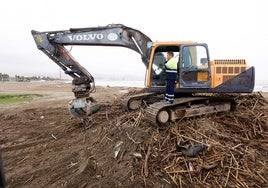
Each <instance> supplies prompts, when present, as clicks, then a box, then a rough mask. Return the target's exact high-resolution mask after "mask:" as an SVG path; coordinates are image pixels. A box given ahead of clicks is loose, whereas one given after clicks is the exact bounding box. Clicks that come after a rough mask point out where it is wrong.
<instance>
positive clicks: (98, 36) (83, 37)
mask: <svg viewBox="0 0 268 188" xmlns="http://www.w3.org/2000/svg"><path fill="white" fill-rule="evenodd" d="M68 38H69V39H70V41H75V40H76V41H87V40H96V39H98V40H101V39H103V38H104V36H103V34H101V33H93V34H83V35H70V36H68Z"/></svg>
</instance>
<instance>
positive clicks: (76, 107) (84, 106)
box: [68, 97, 100, 119]
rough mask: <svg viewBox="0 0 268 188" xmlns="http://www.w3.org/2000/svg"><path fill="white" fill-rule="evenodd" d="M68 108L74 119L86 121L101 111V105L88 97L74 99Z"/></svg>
mask: <svg viewBox="0 0 268 188" xmlns="http://www.w3.org/2000/svg"><path fill="white" fill-rule="evenodd" d="M68 107H69V110H70V112H71V114H72V115H73V116H74V117H76V118H79V119H84V118H87V117H88V116H89V115H91V114H93V113H95V112H97V111H98V110H99V109H100V104H99V103H97V101H96V100H94V99H93V98H92V97H88V98H78V99H73V100H72V101H70V103H69V105H68Z"/></svg>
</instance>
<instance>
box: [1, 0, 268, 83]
mask: <svg viewBox="0 0 268 188" xmlns="http://www.w3.org/2000/svg"><path fill="white" fill-rule="evenodd" d="M266 4H267V1H265V0H258V1H257V0H214V1H212V0H202V1H200V0H183V1H182V0H165V1H161V2H160V1H145V0H142V1H141V0H135V1H126V0H96V1H94V0H90V1H89V0H88V1H86V0H75V1H74V0H73V1H70V0H42V1H41V0H28V1H23V0H7V1H2V3H1V7H0V18H1V35H0V41H1V43H0V45H1V50H0V73H7V74H9V75H15V74H19V75H27V76H33V75H44V76H46V75H47V76H58V75H59V68H58V66H57V65H55V64H54V62H53V61H52V60H50V59H49V58H48V57H47V56H46V55H45V54H43V53H42V52H41V51H40V50H38V49H37V48H36V45H35V43H34V40H33V38H32V36H31V30H32V29H33V30H37V31H54V30H55V31H56V30H66V29H69V28H81V27H95V26H106V25H108V24H112V23H120V24H124V25H126V26H129V27H132V28H135V29H138V30H140V31H141V32H143V33H145V34H146V35H147V36H149V37H150V38H151V39H152V40H153V41H156V40H158V41H161V40H164V41H166V40H191V41H197V42H205V43H207V44H208V46H209V50H210V56H211V59H222V58H224V59H229V58H230V59H234V58H240V59H246V60H247V62H248V64H250V65H252V66H255V67H256V80H268V76H267V68H268V65H267V64H268V52H267V50H268V48H267V45H268V28H267V19H268V11H267V5H266ZM71 53H72V55H73V56H74V57H75V58H76V60H78V62H79V63H80V64H81V65H82V66H84V67H85V68H87V69H88V71H89V72H90V73H91V74H92V75H93V76H98V75H111V74H115V75H123V76H124V75H125V74H129V75H134V74H135V75H137V76H138V77H144V75H145V67H144V65H143V63H142V61H141V59H140V55H139V54H138V53H136V52H134V51H132V50H130V49H126V48H122V47H77V46H74V47H73V48H72V51H71ZM125 79H128V78H127V76H126V78H125Z"/></svg>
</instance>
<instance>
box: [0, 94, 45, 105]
mask: <svg viewBox="0 0 268 188" xmlns="http://www.w3.org/2000/svg"><path fill="white" fill-rule="evenodd" d="M41 96H42V95H40V94H0V104H11V103H20V102H26V101H30V100H32V99H33V98H34V97H41Z"/></svg>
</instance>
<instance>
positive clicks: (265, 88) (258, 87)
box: [95, 80, 268, 92]
mask: <svg viewBox="0 0 268 188" xmlns="http://www.w3.org/2000/svg"><path fill="white" fill-rule="evenodd" d="M95 84H96V86H104V87H115V86H121V87H138V88H142V87H144V85H145V82H144V81H142V80H132V81H127V80H95ZM254 91H255V92H257V91H260V92H268V80H256V81H255V87H254Z"/></svg>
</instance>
